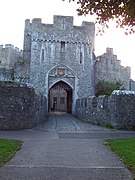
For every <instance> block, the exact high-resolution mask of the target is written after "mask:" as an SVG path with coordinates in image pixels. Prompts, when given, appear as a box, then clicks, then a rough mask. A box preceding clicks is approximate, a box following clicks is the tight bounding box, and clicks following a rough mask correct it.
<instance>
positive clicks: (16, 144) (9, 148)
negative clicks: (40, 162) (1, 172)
mask: <svg viewBox="0 0 135 180" xmlns="http://www.w3.org/2000/svg"><path fill="white" fill-rule="evenodd" d="M21 146H22V142H21V141H18V140H7V139H0V166H1V165H3V164H4V163H6V162H7V161H9V160H10V159H11V158H12V157H13V156H14V155H15V153H16V151H18V150H20V149H21Z"/></svg>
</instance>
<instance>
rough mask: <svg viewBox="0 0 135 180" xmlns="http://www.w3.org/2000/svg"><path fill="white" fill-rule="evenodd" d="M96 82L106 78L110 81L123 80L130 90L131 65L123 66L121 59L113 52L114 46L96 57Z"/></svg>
mask: <svg viewBox="0 0 135 180" xmlns="http://www.w3.org/2000/svg"><path fill="white" fill-rule="evenodd" d="M96 59H97V60H96V62H95V84H97V83H98V82H99V81H102V80H105V81H109V82H117V81H121V82H123V86H124V88H125V89H126V90H130V74H131V69H130V67H123V66H121V64H120V63H121V61H120V60H118V59H117V56H116V55H114V54H113V49H112V48H107V49H106V53H104V54H103V55H101V56H98V57H97V58H96Z"/></svg>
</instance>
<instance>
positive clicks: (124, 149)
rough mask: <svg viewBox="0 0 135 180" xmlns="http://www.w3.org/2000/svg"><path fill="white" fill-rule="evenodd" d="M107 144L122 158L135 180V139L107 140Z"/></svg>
mask: <svg viewBox="0 0 135 180" xmlns="http://www.w3.org/2000/svg"><path fill="white" fill-rule="evenodd" d="M106 144H107V145H108V146H109V147H110V148H111V149H112V150H113V151H114V152H115V153H116V154H118V155H119V156H120V157H121V159H122V161H123V162H124V163H125V164H126V166H127V167H128V168H129V169H130V170H131V171H132V172H133V175H134V178H135V138H130V139H117V140H106Z"/></svg>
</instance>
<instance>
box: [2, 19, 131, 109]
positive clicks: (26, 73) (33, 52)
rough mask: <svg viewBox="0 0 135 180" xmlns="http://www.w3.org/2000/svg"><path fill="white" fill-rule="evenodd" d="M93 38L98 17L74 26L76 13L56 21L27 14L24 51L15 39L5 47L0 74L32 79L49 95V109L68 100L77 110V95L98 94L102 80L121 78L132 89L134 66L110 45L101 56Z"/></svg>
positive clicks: (66, 103)
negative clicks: (122, 61)
mask: <svg viewBox="0 0 135 180" xmlns="http://www.w3.org/2000/svg"><path fill="white" fill-rule="evenodd" d="M94 39H95V25H94V23H93V22H82V25H81V26H74V25H73V17H71V16H54V20H53V24H44V23H42V22H41V19H40V18H35V19H33V20H32V21H30V20H29V19H27V20H26V21H25V30H24V46H23V55H22V53H21V52H20V51H19V50H18V49H17V48H15V49H14V47H13V46H12V45H6V46H5V48H3V47H2V46H1V48H0V62H1V68H0V80H14V81H19V82H25V83H30V84H33V86H34V88H35V90H36V92H37V93H40V94H43V95H44V96H45V97H46V99H47V109H48V111H49V109H53V103H54V101H55V100H56V101H57V106H56V107H57V109H60V110H62V106H65V108H64V109H65V110H66V109H67V112H72V113H74V112H75V103H76V100H77V99H82V98H87V97H89V96H94V94H95V85H96V84H97V83H98V82H99V81H100V80H105V81H111V82H116V81H121V82H123V83H124V87H125V89H127V90H129V89H131V87H133V83H132V86H131V81H130V68H129V67H126V68H124V67H123V66H121V65H120V61H119V60H117V56H116V55H114V54H113V49H111V48H107V51H106V53H105V54H103V55H102V56H99V57H97V58H96V57H95V55H94V50H95V49H94V43H95V41H94ZM22 56H23V57H22ZM3 67H6V71H5V69H4V70H3V69H2V68H3ZM11 69H13V70H11ZM62 83H63V85H62ZM57 86H59V87H60V88H57V92H56V87H57ZM54 89H55V91H54ZM58 93H59V94H58ZM56 94H57V96H58V97H59V98H58V99H56ZM62 99H63V100H62ZM68 99H69V100H68ZM60 102H65V103H64V104H63V103H60ZM58 107H59V108H58ZM70 107H71V108H70Z"/></svg>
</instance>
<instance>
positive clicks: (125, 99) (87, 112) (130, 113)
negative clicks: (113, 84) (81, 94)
mask: <svg viewBox="0 0 135 180" xmlns="http://www.w3.org/2000/svg"><path fill="white" fill-rule="evenodd" d="M134 104H135V94H123V93H116V94H112V95H111V96H110V97H107V96H99V97H95V96H92V97H89V98H86V99H78V100H77V101H76V116H77V117H78V118H80V119H82V120H84V121H88V122H91V123H93V124H98V125H102V126H110V125H111V126H112V127H114V128H117V129H128V130H135V108H134Z"/></svg>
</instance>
